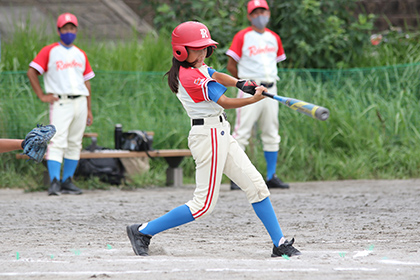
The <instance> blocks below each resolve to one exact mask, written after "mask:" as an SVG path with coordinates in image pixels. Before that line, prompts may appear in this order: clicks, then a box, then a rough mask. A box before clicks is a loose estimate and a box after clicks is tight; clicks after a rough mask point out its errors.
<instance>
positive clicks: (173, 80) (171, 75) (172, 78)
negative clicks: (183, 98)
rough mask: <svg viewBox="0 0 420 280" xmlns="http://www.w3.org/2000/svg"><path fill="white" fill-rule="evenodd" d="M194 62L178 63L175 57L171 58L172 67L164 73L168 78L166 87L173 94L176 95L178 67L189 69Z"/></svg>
mask: <svg viewBox="0 0 420 280" xmlns="http://www.w3.org/2000/svg"><path fill="white" fill-rule="evenodd" d="M194 63H195V62H192V63H190V62H187V61H182V62H181V61H179V60H177V59H176V58H175V57H172V67H171V69H169V71H168V72H166V74H165V76H168V85H169V88H170V89H171V91H172V92H173V93H178V87H179V84H178V77H179V67H181V66H182V67H184V68H190V67H193V66H194Z"/></svg>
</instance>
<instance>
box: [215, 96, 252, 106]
mask: <svg viewBox="0 0 420 280" xmlns="http://www.w3.org/2000/svg"><path fill="white" fill-rule="evenodd" d="M259 100H260V99H258V98H255V97H254V96H252V97H248V98H229V97H227V96H225V95H224V94H223V95H222V96H221V97H220V98H219V100H218V101H217V104H219V105H220V106H222V107H223V108H224V109H235V108H240V107H243V106H246V105H250V104H253V103H255V102H258V101H259Z"/></svg>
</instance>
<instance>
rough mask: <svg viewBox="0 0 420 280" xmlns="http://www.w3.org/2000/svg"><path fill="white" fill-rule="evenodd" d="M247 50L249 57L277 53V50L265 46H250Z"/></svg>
mask: <svg viewBox="0 0 420 280" xmlns="http://www.w3.org/2000/svg"><path fill="white" fill-rule="evenodd" d="M248 50H249V56H253V55H259V54H262V53H270V52H276V51H277V49H276V48H275V47H269V46H265V47H264V48H258V47H257V46H251V47H249V48H248Z"/></svg>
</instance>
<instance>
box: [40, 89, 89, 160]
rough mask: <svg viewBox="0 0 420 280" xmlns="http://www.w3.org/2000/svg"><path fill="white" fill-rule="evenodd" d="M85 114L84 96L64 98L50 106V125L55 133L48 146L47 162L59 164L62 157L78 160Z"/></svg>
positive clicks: (85, 102) (84, 125)
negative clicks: (54, 129)
mask: <svg viewBox="0 0 420 280" xmlns="http://www.w3.org/2000/svg"><path fill="white" fill-rule="evenodd" d="M87 113H88V112H87V98H86V96H80V97H78V98H75V99H66V98H64V99H60V100H59V101H57V102H54V103H53V104H50V123H51V124H53V125H55V127H56V130H57V132H56V134H55V135H54V137H53V138H52V139H51V142H50V144H49V145H48V151H47V159H48V160H54V161H58V162H60V163H61V162H62V161H63V157H64V158H67V159H71V160H79V158H80V151H81V149H82V140H83V133H84V131H85V128H86V120H87Z"/></svg>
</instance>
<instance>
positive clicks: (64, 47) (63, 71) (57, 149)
mask: <svg viewBox="0 0 420 280" xmlns="http://www.w3.org/2000/svg"><path fill="white" fill-rule="evenodd" d="M77 27H78V22H77V18H76V16H74V15H73V14H70V13H65V14H62V15H60V16H59V17H58V19H57V30H58V34H59V35H60V42H57V43H54V44H51V45H48V46H46V47H44V48H43V49H42V50H41V51H40V52H39V53H38V55H37V56H36V57H35V59H34V60H33V61H32V62H31V63H30V64H29V66H30V67H29V70H28V77H29V80H30V82H31V85H32V88H33V90H34V91H35V93H36V95H37V96H38V97H39V99H40V100H41V101H42V102H46V103H50V108H49V109H50V110H49V116H50V122H51V124H53V125H55V127H56V128H57V133H56V135H55V136H54V137H53V139H52V140H51V143H50V145H49V146H48V151H47V166H48V172H49V175H50V180H51V185H50V188H49V189H48V194H49V195H59V194H60V192H61V193H64V194H81V193H82V191H81V190H80V189H79V188H78V187H76V186H75V185H74V184H73V182H72V177H73V175H74V172H75V170H76V167H77V163H78V161H79V159H80V151H81V148H82V139H83V133H84V131H85V127H86V125H88V126H90V125H91V124H92V122H93V116H92V111H91V106H90V100H91V98H90V94H91V87H90V82H89V80H90V79H92V78H93V77H94V76H95V74H94V72H93V71H92V68H91V67H90V64H89V61H88V58H87V56H86V54H85V52H84V51H82V50H81V49H79V48H78V47H76V46H75V45H74V44H73V41H74V40H75V39H76V34H77ZM43 74H44V86H45V92H46V94H44V92H43V90H42V88H41V86H40V83H39V80H38V75H43ZM63 159H64V160H63ZM62 163H63V176H62V180H61V181H60V173H61V164H62Z"/></svg>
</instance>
